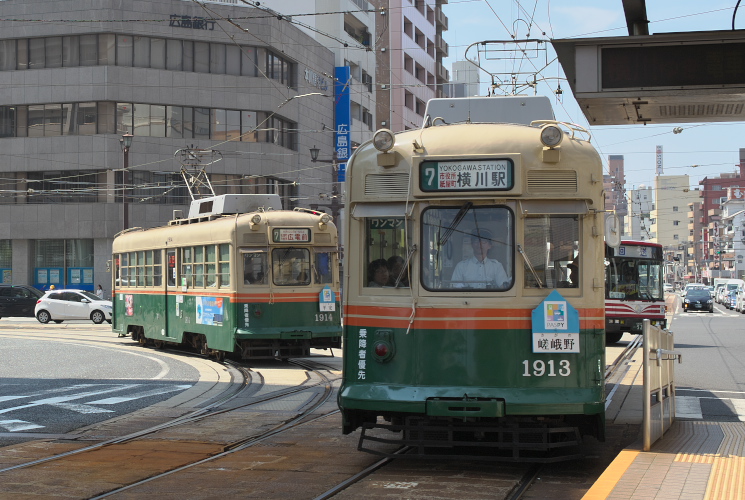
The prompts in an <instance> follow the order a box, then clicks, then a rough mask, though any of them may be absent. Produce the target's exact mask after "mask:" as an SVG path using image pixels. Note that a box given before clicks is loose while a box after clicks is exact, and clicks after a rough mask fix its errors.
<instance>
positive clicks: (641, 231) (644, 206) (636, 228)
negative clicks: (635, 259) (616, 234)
mask: <svg viewBox="0 0 745 500" xmlns="http://www.w3.org/2000/svg"><path fill="white" fill-rule="evenodd" d="M627 195H628V200H627V207H628V214H627V215H626V218H625V220H626V225H625V227H624V238H628V239H630V240H637V241H652V240H654V239H655V237H656V235H655V233H653V232H652V222H651V214H652V210H653V209H654V190H653V189H652V188H651V187H650V186H639V189H631V190H629V191H627Z"/></svg>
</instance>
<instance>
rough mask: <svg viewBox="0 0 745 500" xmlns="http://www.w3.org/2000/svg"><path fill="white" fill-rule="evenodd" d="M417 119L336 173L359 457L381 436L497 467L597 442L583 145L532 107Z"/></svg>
mask: <svg viewBox="0 0 745 500" xmlns="http://www.w3.org/2000/svg"><path fill="white" fill-rule="evenodd" d="M479 116H480V117H481V118H479ZM425 119H426V120H427V122H428V123H427V125H425V126H424V127H422V128H421V129H417V130H409V131H405V132H400V133H396V134H393V133H392V132H390V131H388V130H381V131H378V132H377V133H376V134H375V136H374V138H373V140H372V141H370V142H368V143H365V144H362V145H361V146H360V147H359V148H358V149H357V151H356V152H355V153H354V155H353V156H352V158H351V159H350V161H349V164H348V166H347V174H346V175H347V181H346V189H347V211H348V217H347V222H345V227H344V231H343V232H344V234H345V249H346V255H347V258H346V262H345V269H346V272H345V278H344V280H345V281H344V290H345V294H344V302H343V304H344V314H345V316H344V318H345V319H344V375H343V383H342V387H341V389H340V393H339V407H340V409H341V411H342V415H343V431H344V432H345V433H349V432H352V431H354V430H355V429H358V428H362V436H361V440H360V449H363V450H366V451H370V450H372V447H371V443H372V442H373V441H386V439H384V438H381V437H379V436H380V433H377V434H370V433H369V431H370V430H371V429H373V428H383V429H389V430H391V431H394V432H395V434H391V436H392V438H391V441H392V442H397V443H398V442H401V443H404V444H408V445H412V446H415V447H416V449H417V450H419V451H422V450H425V451H430V452H431V451H432V450H438V449H442V448H447V447H458V446H474V447H480V448H482V449H483V448H484V447H493V448H495V449H496V450H499V451H497V452H496V454H497V455H499V453H502V452H503V451H504V450H507V451H506V453H507V458H508V459H522V458H525V457H526V456H527V455H529V454H531V453H534V452H538V451H542V452H545V451H547V450H548V451H551V452H557V451H558V450H560V449H562V448H565V447H566V448H567V449H571V448H572V447H573V446H575V445H576V444H577V443H578V441H579V439H580V436H581V435H583V434H589V435H594V436H596V437H598V438H601V439H602V437H603V435H604V428H605V427H604V426H605V418H604V415H605V413H604V412H605V410H604V404H605V392H604V380H603V377H604V370H605V336H604V327H605V324H604V312H603V307H604V297H603V256H604V241H603V236H604V222H605V219H604V217H605V214H604V213H603V210H604V195H603V171H602V165H601V160H600V157H599V155H598V153H597V152H596V150H595V148H594V147H593V146H592V145H591V144H590V141H589V133H587V131H586V130H584V129H582V128H581V127H579V126H577V125H573V124H567V123H560V122H557V121H554V120H553V113H552V111H551V107H550V103H549V102H548V100H547V99H546V98H540V97H538V98H534V97H522V96H515V97H504V98H469V99H452V100H449V99H442V100H438V99H435V100H433V101H430V103H429V104H428V108H427V116H426V118H425ZM479 120H481V121H482V122H479ZM497 120H499V121H503V122H506V123H496V121H497ZM489 121H491V122H489ZM386 273H387V275H388V277H387V281H386V280H385V279H384V277H382V275H384V274H386ZM376 436H377V437H376ZM565 454H570V452H568V451H567V452H565Z"/></svg>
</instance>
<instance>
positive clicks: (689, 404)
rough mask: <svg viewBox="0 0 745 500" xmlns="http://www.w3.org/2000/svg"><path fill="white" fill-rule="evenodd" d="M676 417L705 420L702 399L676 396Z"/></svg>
mask: <svg viewBox="0 0 745 500" xmlns="http://www.w3.org/2000/svg"><path fill="white" fill-rule="evenodd" d="M675 416H676V417H677V418H695V419H698V420H701V419H703V418H704V416H703V414H702V413H701V400H700V398H698V397H697V396H675Z"/></svg>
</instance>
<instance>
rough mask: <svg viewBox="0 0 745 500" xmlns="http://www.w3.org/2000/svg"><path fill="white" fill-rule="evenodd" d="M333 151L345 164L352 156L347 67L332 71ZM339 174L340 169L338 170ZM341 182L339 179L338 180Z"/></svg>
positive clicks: (350, 107) (338, 67)
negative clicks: (333, 103)
mask: <svg viewBox="0 0 745 500" xmlns="http://www.w3.org/2000/svg"><path fill="white" fill-rule="evenodd" d="M334 78H335V79H334V102H335V103H336V105H335V106H334V125H335V126H334V130H335V133H334V150H335V151H336V159H337V160H338V161H339V162H341V163H346V161H347V160H348V159H349V157H350V156H351V155H352V144H351V141H350V127H351V125H352V99H351V97H350V87H351V82H352V77H351V73H350V68H349V66H337V67H336V68H335V69H334ZM339 173H340V174H341V169H340V170H339ZM339 181H340V182H341V179H339Z"/></svg>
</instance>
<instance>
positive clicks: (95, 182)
mask: <svg viewBox="0 0 745 500" xmlns="http://www.w3.org/2000/svg"><path fill="white" fill-rule="evenodd" d="M104 175H105V174H103V173H99V172H98V171H78V170H55V171H48V172H41V171H36V172H26V173H25V174H24V177H25V179H26V181H27V182H26V184H27V185H28V187H29V189H30V190H31V189H33V192H29V193H28V194H26V202H27V203H95V202H96V201H98V194H97V192H98V191H99V188H103V186H104V185H105V184H104V181H105V179H104V178H99V176H104Z"/></svg>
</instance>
